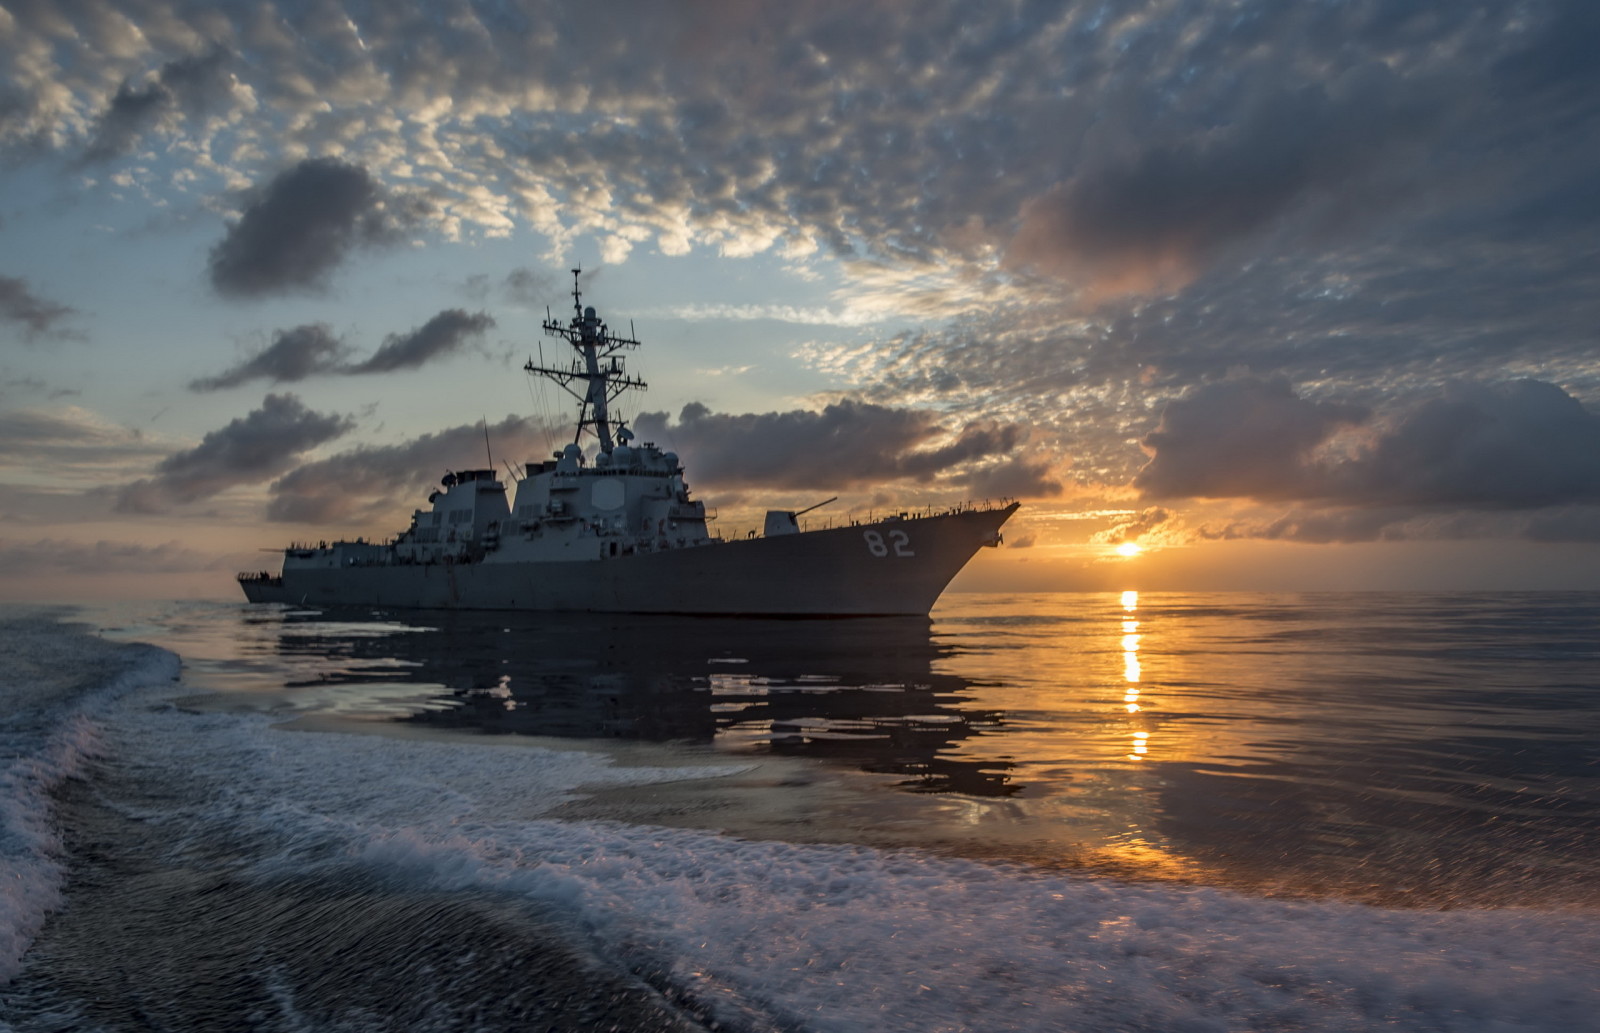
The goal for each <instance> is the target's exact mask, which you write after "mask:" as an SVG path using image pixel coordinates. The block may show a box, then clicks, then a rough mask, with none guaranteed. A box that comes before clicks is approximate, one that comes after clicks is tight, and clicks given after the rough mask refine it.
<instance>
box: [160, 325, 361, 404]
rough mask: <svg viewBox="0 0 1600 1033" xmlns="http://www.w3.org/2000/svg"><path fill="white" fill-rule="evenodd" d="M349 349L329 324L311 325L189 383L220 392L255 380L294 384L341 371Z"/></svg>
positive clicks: (275, 336)
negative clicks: (208, 375) (217, 372)
mask: <svg viewBox="0 0 1600 1033" xmlns="http://www.w3.org/2000/svg"><path fill="white" fill-rule="evenodd" d="M347 351H348V349H347V348H346V347H345V345H344V342H343V341H341V340H340V339H339V338H338V337H336V336H334V333H333V331H332V330H331V329H330V328H329V327H328V325H327V324H326V323H308V324H306V325H304V326H297V327H294V328H293V329H290V330H279V331H277V332H276V333H274V334H273V335H272V343H271V344H270V345H268V346H267V347H266V348H265V349H263V350H262V351H260V352H258V353H257V354H255V355H253V356H251V357H250V358H248V359H246V360H245V361H243V362H241V363H239V364H238V365H237V366H234V367H233V368H232V369H229V370H226V371H224V372H222V373H219V374H217V375H216V376H214V377H202V378H200V379H198V380H192V381H190V382H189V389H190V390H191V391H219V390H221V389H223V388H228V387H238V386H239V385H240V384H243V383H246V382H248V381H251V380H257V379H264V380H271V381H273V382H275V383H280V384H282V383H292V382H294V381H297V380H304V379H306V378H307V377H309V376H313V375H315V374H318V373H332V372H337V371H339V370H340V369H341V368H342V362H341V360H342V359H343V358H344V356H345V354H346V352H347Z"/></svg>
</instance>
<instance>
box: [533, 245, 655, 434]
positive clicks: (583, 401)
mask: <svg viewBox="0 0 1600 1033" xmlns="http://www.w3.org/2000/svg"><path fill="white" fill-rule="evenodd" d="M582 272H583V270H582V269H574V270H572V313H573V314H572V320H571V321H570V322H568V323H567V324H566V325H562V324H561V323H559V322H557V321H556V320H555V319H552V318H547V319H546V320H545V321H544V332H545V333H546V334H548V335H549V336H551V337H559V338H561V339H562V340H564V341H566V342H567V343H568V344H570V345H571V346H572V349H573V351H574V352H576V354H575V355H574V356H573V359H572V365H571V366H570V367H568V368H566V369H557V368H554V367H551V366H536V365H534V364H533V360H532V359H529V360H528V364H527V365H526V366H523V367H522V368H523V369H524V370H526V371H528V372H529V373H537V374H539V375H540V376H542V377H549V378H550V379H551V380H554V381H555V382H556V383H557V384H559V385H561V388H562V389H563V390H565V391H566V392H567V394H569V395H571V396H572V397H574V398H576V399H577V400H578V429H577V433H576V434H574V436H573V439H572V440H573V441H574V442H577V441H578V440H579V439H580V438H582V437H583V431H584V428H586V427H587V428H590V429H592V430H593V432H594V435H595V437H597V438H599V439H600V451H601V452H610V451H611V450H612V449H613V448H615V447H616V441H615V440H614V434H615V433H616V432H617V431H620V430H621V428H622V422H621V421H620V420H614V419H612V417H611V413H610V406H611V402H612V401H614V400H615V399H616V398H617V396H618V395H620V394H622V392H624V391H626V390H627V389H629V388H638V389H639V390H641V391H642V390H644V389H645V388H646V386H647V385H646V384H645V382H644V381H642V380H640V379H638V378H637V377H630V376H628V373H627V370H626V369H625V368H624V365H623V360H622V356H621V354H620V353H621V352H622V351H623V350H624V349H627V348H637V347H639V342H638V341H637V340H635V339H634V338H632V337H619V336H617V335H616V334H613V333H612V332H611V330H610V328H609V327H607V326H606V324H605V323H603V322H601V321H600V317H599V316H597V315H596V314H595V311H594V308H593V307H592V306H591V307H589V308H584V307H583V293H582V291H581V290H580V289H579V287H578V276H579V274H580V273H582ZM630 327H631V324H630ZM580 380H581V381H583V383H584V387H583V389H582V390H579V389H578V388H576V387H574V386H573V384H574V382H576V381H580Z"/></svg>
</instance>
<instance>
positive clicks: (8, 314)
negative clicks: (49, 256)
mask: <svg viewBox="0 0 1600 1033" xmlns="http://www.w3.org/2000/svg"><path fill="white" fill-rule="evenodd" d="M75 312H76V310H75V309H72V308H69V307H68V306H66V305H59V304H57V303H55V302H53V301H47V300H46V299H44V298H41V297H39V296H38V295H37V294H34V293H33V291H32V290H31V289H30V288H29V287H28V281H26V280H22V279H18V278H16V277H13V276H0V319H3V320H6V321H8V322H11V323H19V324H21V326H22V333H23V339H24V340H29V341H32V340H35V339H37V338H41V337H63V336H68V335H67V333H66V331H65V330H64V329H63V327H62V323H63V322H65V321H66V320H67V319H68V318H70V317H71V316H72V315H74V314H75Z"/></svg>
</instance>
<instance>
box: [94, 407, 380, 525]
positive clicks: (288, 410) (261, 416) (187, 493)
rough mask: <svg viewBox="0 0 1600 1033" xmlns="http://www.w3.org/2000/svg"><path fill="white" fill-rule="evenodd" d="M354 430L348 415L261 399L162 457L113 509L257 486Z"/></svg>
mask: <svg viewBox="0 0 1600 1033" xmlns="http://www.w3.org/2000/svg"><path fill="white" fill-rule="evenodd" d="M354 426H355V422H354V421H353V420H351V419H350V418H349V417H346V416H339V415H335V414H332V413H318V412H313V411H312V410H310V409H308V408H306V406H305V404H304V403H303V402H301V401H300V399H299V398H298V397H296V396H295V395H292V394H282V395H276V394H271V395H267V397H266V398H265V399H264V400H263V401H262V403H261V408H259V409H253V410H251V412H250V413H249V414H248V415H246V416H242V417H240V418H239V419H236V420H233V421H231V422H230V423H229V424H228V425H227V426H225V427H223V428H221V429H220V430H214V431H212V432H211V433H209V434H207V435H206V436H205V437H204V438H203V439H201V441H200V444H198V445H196V446H195V447H194V448H191V449H187V450H185V451H182V452H177V453H174V454H173V455H170V456H168V457H167V458H166V459H163V460H162V461H161V462H160V463H159V464H157V466H156V473H155V476H154V477H148V478H144V479H141V480H137V481H134V482H133V483H131V484H127V485H124V486H123V487H122V488H121V489H119V491H118V492H117V502H116V507H117V511H118V512H122V513H161V512H165V511H167V510H168V509H169V508H171V506H172V505H174V504H179V503H188V502H196V501H199V500H201V499H207V498H210V497H211V496H213V495H216V494H218V493H219V492H222V491H225V490H227V489H228V488H232V487H235V486H238V485H243V484H258V483H260V482H262V481H265V480H266V479H268V478H270V477H272V476H275V475H276V474H279V473H281V472H283V471H284V470H285V469H287V468H288V467H290V466H292V465H293V464H294V461H295V460H296V459H297V458H298V457H299V456H301V455H303V454H304V453H306V452H309V451H310V450H311V449H313V448H316V447H317V446H318V445H321V444H323V443H325V442H328V441H331V440H333V439H334V438H337V437H339V436H340V435H342V434H345V433H347V432H348V431H350V430H351V429H353V428H354Z"/></svg>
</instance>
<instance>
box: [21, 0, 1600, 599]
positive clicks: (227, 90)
mask: <svg viewBox="0 0 1600 1033" xmlns="http://www.w3.org/2000/svg"><path fill="white" fill-rule="evenodd" d="M1597 37H1600V5H1597V4H1594V3H1592V2H1588V0H1576V2H1558V0H1525V2H1503V3H1495V2H1480V3H1474V2H1468V0H1448V2H1445V0H1441V2H1436V3H1421V2H1415V3H1413V2H1406V0H1371V2H1368V0H1339V2H1334V0H1303V2H1299V3H1292V4H1287V3H1281V2H1252V0H1170V2H1163V0H1154V2H1119V0H1104V2H1092V3H1085V2H1073V0H1064V2H1054V3H1050V2H1023V0H1018V2H994V3H983V4H974V3H971V2H941V0H919V2H917V3H903V2H902V3H860V2H851V3H846V2H842V0H776V2H764V0H740V2H734V0H684V2H680V3H659V2H654V0H652V2H627V0H616V2H606V3H598V4H596V3H590V4H575V3H557V2H536V0H499V2H495V3H488V2H470V0H455V2H449V0H442V2H426V3H424V2H418V0H385V2H382V3H357V2H339V0H307V2H301V0H252V2H251V3H248V4H244V3H231V2H226V0H223V2H218V0H206V2H204V3H199V2H193V3H191V2H186V0H0V598H11V599H46V598H52V599H53V598H70V597H74V596H81V597H95V596H104V595H128V594H133V595H156V596H169V595H184V594H194V595H219V596H226V595H229V594H231V593H233V592H234V591H235V588H234V586H233V584H232V575H233V573H234V572H235V571H237V570H241V569H261V568H265V567H270V566H272V565H274V564H275V562H276V561H275V560H274V558H273V555H272V551H273V550H277V549H279V548H281V547H282V546H283V545H285V544H287V543H289V542H291V541H307V540H320V539H333V538H338V537H355V536H357V535H364V536H368V537H374V538H379V539H381V538H383V537H385V536H387V535H389V534H393V533H395V532H397V531H399V530H402V529H404V527H405V526H406V525H407V523H408V522H409V518H410V514H411V511H412V510H413V509H414V508H415V507H417V506H420V505H424V501H423V500H424V497H425V495H426V494H427V491H428V490H429V488H430V487H431V486H432V485H434V484H435V483H437V480H438V478H439V477H440V476H441V475H442V474H443V472H444V471H446V470H448V469H453V468H468V467H478V466H483V465H485V464H486V463H488V462H490V461H491V460H492V461H493V462H494V464H495V465H496V466H497V467H503V466H504V465H505V464H506V463H508V462H510V463H517V462H523V461H526V460H529V459H538V458H543V457H545V456H547V455H549V454H550V453H551V451H553V450H554V449H555V448H559V447H560V446H561V445H562V444H564V443H565V442H566V441H568V440H570V439H571V436H572V425H573V422H574V419H575V405H574V404H573V403H572V402H571V401H570V399H568V398H567V397H566V396H565V395H562V394H561V393H560V392H559V391H558V390H556V389H555V388H554V387H553V386H552V385H549V384H542V383H535V382H532V381H530V380H529V378H528V377H527V376H526V375H525V374H524V373H523V371H522V366H523V364H524V363H526V362H527V361H528V360H529V359H530V358H531V359H534V360H535V361H536V362H538V361H546V360H548V359H553V358H559V357H560V353H559V352H558V351H556V350H555V346H556V345H558V344H559V342H556V341H552V340H551V339H549V338H546V337H544V336H543V335H542V334H541V331H540V325H541V323H542V321H543V320H544V319H545V318H546V313H547V312H551V313H554V314H555V315H556V316H558V317H559V318H565V317H566V315H567V314H568V313H570V311H571V297H570V291H571V288H572V274H571V273H570V271H569V270H572V269H581V270H582V274H581V284H582V288H583V291H584V301H585V304H593V305H595V307H596V308H598V309H599V310H600V313H601V315H602V316H603V317H604V318H606V319H607V320H609V321H610V323H611V325H612V327H613V328H614V329H621V328H629V330H630V331H631V332H632V333H633V334H635V335H637V336H638V337H639V338H640V339H641V340H642V341H643V342H644V344H643V346H642V347H641V348H640V349H639V350H637V351H635V352H631V353H630V354H629V356H628V359H629V363H630V372H632V373H633V374H634V375H636V376H638V377H640V378H642V379H643V380H644V381H646V382H647V383H648V385H649V387H648V390H646V391H644V392H643V393H640V394H637V395H634V396H630V397H628V398H626V399H624V400H623V402H622V403H621V406H620V409H621V413H622V415H623V416H624V417H625V418H626V419H627V420H628V421H629V425H630V426H631V427H632V428H633V429H634V430H635V431H636V432H638V434H639V436H640V437H641V439H643V440H650V441H654V442H656V443H657V444H659V445H661V446H662V447H663V448H670V449H672V450H674V451H676V452H678V453H679V454H680V456H682V458H683V461H684V463H685V466H686V468H687V478H688V480H689V483H690V485H691V486H692V488H693V489H694V490H695V492H696V494H697V497H699V498H701V499H703V500H704V501H706V502H707V503H708V505H710V506H712V507H715V508H716V510H717V513H718V518H719V519H718V526H719V527H720V528H721V529H722V530H723V533H724V534H729V535H732V534H742V532H743V530H744V529H746V528H749V527H754V526H758V525H759V523H760V520H761V514H762V512H763V511H764V510H765V509H766V508H769V507H770V508H803V507H805V506H809V505H812V504H814V503H817V502H820V501H822V500H823V499H826V498H828V497H830V496H834V495H837V496H839V501H837V502H835V503H832V504H831V505H830V506H827V507H824V508H823V509H820V510H818V511H816V512H815V513H813V514H811V516H810V518H809V519H811V520H812V521H814V522H815V521H821V520H826V519H827V518H828V517H830V516H831V517H832V518H833V519H841V518H843V517H845V516H848V515H851V514H855V515H857V516H861V515H866V514H872V513H881V512H884V511H886V510H900V509H911V508H917V507H924V506H943V505H949V504H953V503H956V502H960V501H963V500H968V499H983V498H1001V497H1011V498H1016V499H1020V500H1021V501H1022V502H1023V508H1022V509H1021V510H1020V511H1019V513H1018V515H1017V516H1016V517H1015V518H1014V519H1013V520H1012V522H1011V523H1010V524H1008V525H1007V528H1006V544H1005V546H1004V547H1003V548H1001V549H998V550H994V551H992V552H991V551H988V550H985V552H984V553H983V555H981V556H980V557H979V558H978V559H977V560H976V561H975V562H974V564H973V565H972V566H970V567H969V568H968V570H967V571H966V572H964V573H963V574H962V575H961V577H960V578H959V579H958V582H957V586H956V587H958V588H973V589H986V590H1026V591H1044V590H1120V589H1147V590H1161V589H1172V590H1208V589H1264V590H1318V589H1359V588H1385V589H1388V588H1400V589H1404V588H1417V589H1534V588H1591V589H1592V588H1600V255H1597V251H1600V62H1597V61H1595V60H1594V59H1593V40H1594V39H1596V38H1597ZM486 438H487V442H486ZM1130 543H1131V544H1130ZM1135 548H1137V550H1138V551H1137V552H1134V550H1135ZM264 550H265V551H264ZM1126 553H1133V555H1126Z"/></svg>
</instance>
